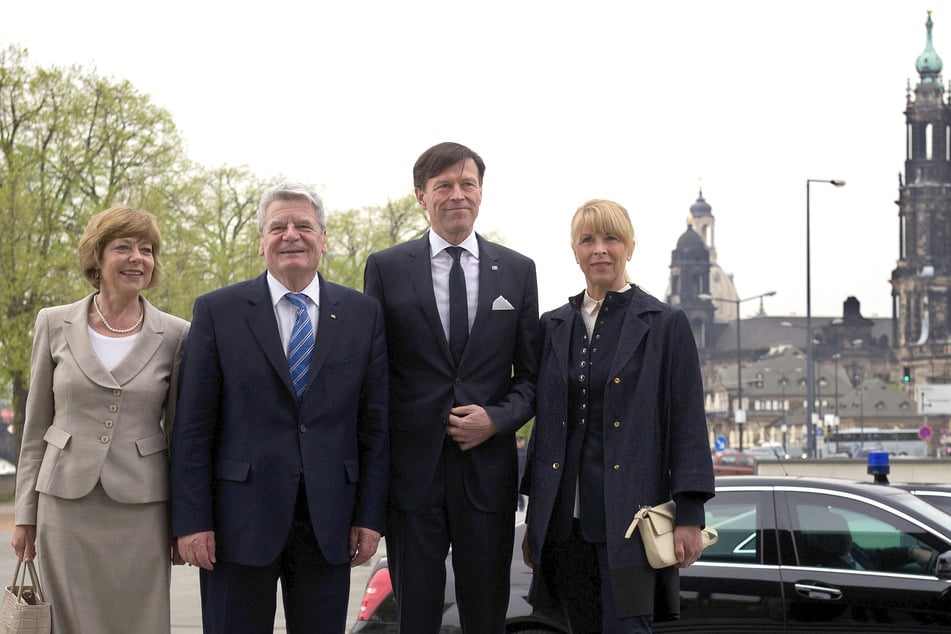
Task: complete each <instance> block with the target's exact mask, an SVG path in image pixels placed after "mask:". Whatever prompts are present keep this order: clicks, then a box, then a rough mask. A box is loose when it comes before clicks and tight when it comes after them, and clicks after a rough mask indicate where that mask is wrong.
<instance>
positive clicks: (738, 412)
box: [697, 291, 776, 451]
mask: <svg viewBox="0 0 951 634" xmlns="http://www.w3.org/2000/svg"><path fill="white" fill-rule="evenodd" d="M775 294H776V291H769V292H767V293H760V294H759V295H753V296H752V297H744V298H743V299H731V298H726V297H713V296H712V295H708V294H707V293H700V294H699V295H697V299H702V300H711V299H712V300H716V301H718V302H731V303H733V304H736V407H735V408H734V409H733V420H734V421H735V422H736V428H737V431H738V433H739V451H743V424H744V423H745V422H746V412H745V411H743V345H742V341H741V339H740V304H742V303H743V302H749V301H752V300H754V299H760V298H762V297H772V296H773V295H775Z"/></svg>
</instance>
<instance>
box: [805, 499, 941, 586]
mask: <svg viewBox="0 0 951 634" xmlns="http://www.w3.org/2000/svg"><path fill="white" fill-rule="evenodd" d="M787 500H788V501H789V513H790V516H791V521H792V523H793V529H794V540H795V544H796V549H797V552H798V555H799V564H800V565H803V566H819V567H828V568H851V569H853V570H868V571H875V572H905V573H910V574H926V573H928V570H929V568H930V569H931V570H932V571H933V567H934V561H935V559H936V558H937V551H936V549H935V548H933V547H932V546H931V545H930V544H929V540H930V539H931V536H929V535H927V534H926V533H925V532H924V531H922V530H921V529H920V528H918V527H917V526H915V525H914V524H912V523H911V522H909V521H907V520H905V519H903V518H901V517H898V516H897V515H894V514H892V513H889V512H887V511H885V510H883V509H881V508H878V507H875V506H872V505H870V504H867V503H864V502H862V501H860V500H854V499H851V498H846V497H839V496H832V495H822V494H814V493H802V492H792V493H790V494H789V495H788V496H787ZM931 574H933V572H932V573H931Z"/></svg>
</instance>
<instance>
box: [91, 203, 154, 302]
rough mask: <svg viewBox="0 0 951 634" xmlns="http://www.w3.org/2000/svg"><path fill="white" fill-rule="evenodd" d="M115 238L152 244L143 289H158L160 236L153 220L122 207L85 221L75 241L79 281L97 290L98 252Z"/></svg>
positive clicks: (99, 254)
mask: <svg viewBox="0 0 951 634" xmlns="http://www.w3.org/2000/svg"><path fill="white" fill-rule="evenodd" d="M117 238H139V239H142V240H148V241H149V242H151V243H152V258H153V260H154V261H155V267H154V268H153V269H152V279H151V280H149V284H148V286H146V288H154V287H155V286H158V283H159V280H160V279H161V277H162V263H161V261H160V260H159V253H160V252H161V250H162V234H161V232H160V231H159V228H158V223H157V222H156V221H155V216H153V215H152V214H150V213H149V212H147V211H139V210H138V209H132V208H131V207H124V206H119V207H110V208H109V209H106V210H104V211H100V212H99V213H97V214H96V215H94V216H93V217H92V218H90V219H89V224H87V225H86V230H85V231H84V232H83V237H82V238H80V239H79V268H80V270H82V272H83V277H85V278H86V280H87V281H88V282H89V283H90V284H92V285H93V286H94V287H95V288H97V289H98V288H99V277H98V276H97V273H98V272H99V264H100V263H101V262H102V251H103V249H105V248H106V245H107V244H109V242H111V241H112V240H115V239H117Z"/></svg>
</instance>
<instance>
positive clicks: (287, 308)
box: [267, 271, 320, 355]
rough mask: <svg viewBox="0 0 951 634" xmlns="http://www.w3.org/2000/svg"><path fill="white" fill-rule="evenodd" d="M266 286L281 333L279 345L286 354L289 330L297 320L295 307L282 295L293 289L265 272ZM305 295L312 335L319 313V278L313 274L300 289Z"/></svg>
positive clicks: (289, 340) (288, 344)
mask: <svg viewBox="0 0 951 634" xmlns="http://www.w3.org/2000/svg"><path fill="white" fill-rule="evenodd" d="M267 287H268V290H270V291H271V304H272V305H273V306H274V317H275V318H276V319H277V331H278V332H279V333H280V335H281V345H282V346H284V354H285V355H286V354H287V348H288V347H289V346H290V343H291V332H292V331H293V330H294V322H296V321H297V309H296V308H294V305H293V304H291V303H290V302H289V301H287V300H286V299H284V296H285V295H286V294H288V293H293V292H294V291H291V290H288V289H287V288H285V287H284V285H283V284H281V283H280V282H278V281H277V278H276V277H274V276H273V275H271V272H270V271H268V273H267ZM300 292H301V293H303V294H304V295H306V296H307V299H308V300H309V301H308V302H307V316H308V317H310V323H311V325H312V326H313V327H314V336H315V337H316V335H317V316H318V315H319V314H320V278H319V277H317V276H316V275H314V279H313V280H311V282H310V284H308V285H307V287H306V288H304V290H302V291H300Z"/></svg>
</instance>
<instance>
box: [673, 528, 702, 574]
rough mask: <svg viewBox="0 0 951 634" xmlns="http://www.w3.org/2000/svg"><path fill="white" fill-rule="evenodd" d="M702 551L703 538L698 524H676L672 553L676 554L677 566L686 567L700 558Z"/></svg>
mask: <svg viewBox="0 0 951 634" xmlns="http://www.w3.org/2000/svg"><path fill="white" fill-rule="evenodd" d="M702 552H703V538H702V536H701V535H700V527H699V526H677V527H676V528H674V554H675V555H677V564H676V565H677V567H678V568H686V567H687V566H689V565H690V564H692V563H693V562H695V561H697V560H698V559H700V553H702Z"/></svg>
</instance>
